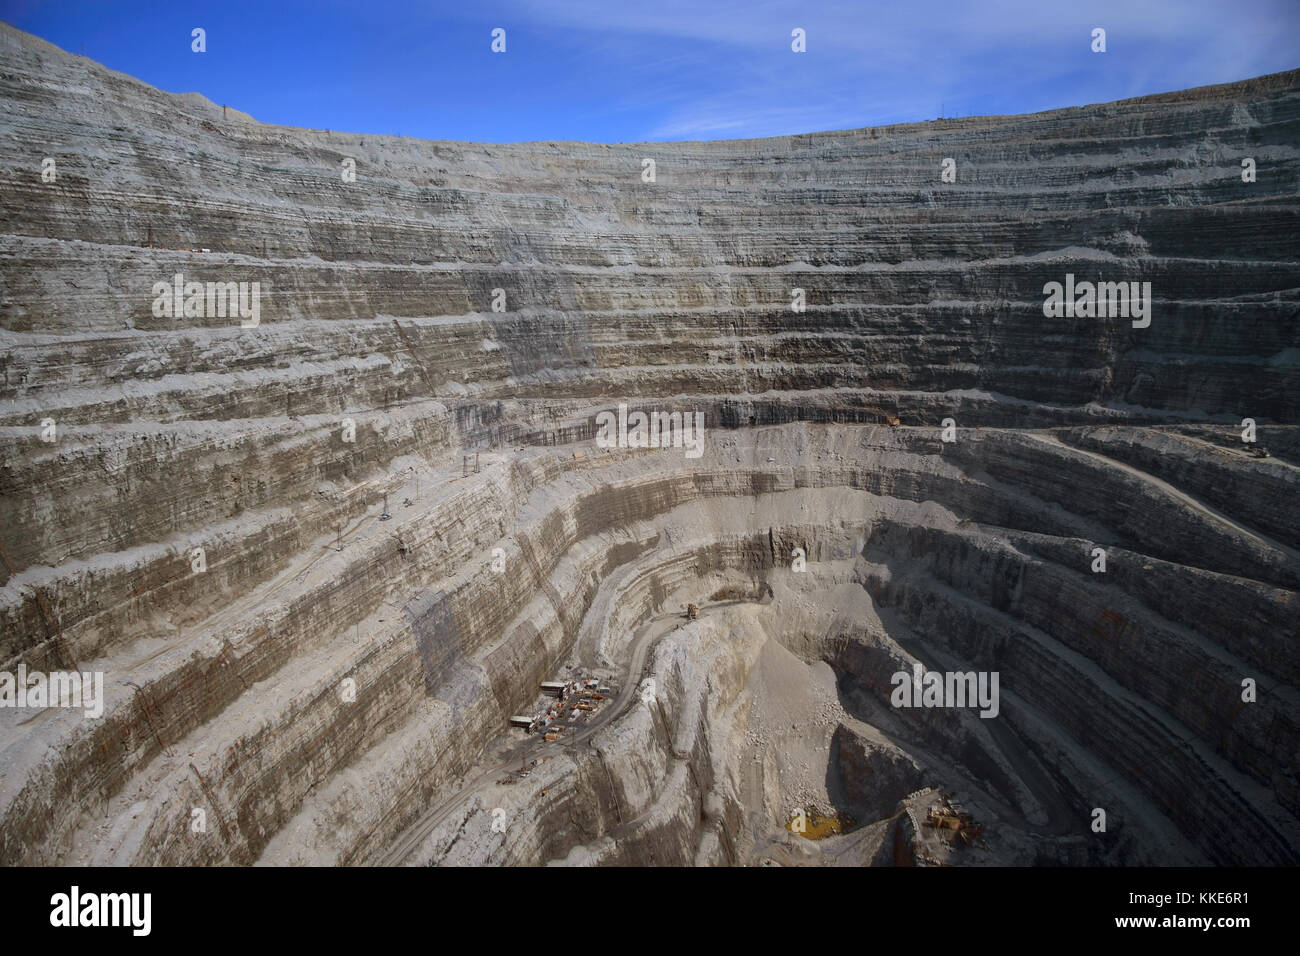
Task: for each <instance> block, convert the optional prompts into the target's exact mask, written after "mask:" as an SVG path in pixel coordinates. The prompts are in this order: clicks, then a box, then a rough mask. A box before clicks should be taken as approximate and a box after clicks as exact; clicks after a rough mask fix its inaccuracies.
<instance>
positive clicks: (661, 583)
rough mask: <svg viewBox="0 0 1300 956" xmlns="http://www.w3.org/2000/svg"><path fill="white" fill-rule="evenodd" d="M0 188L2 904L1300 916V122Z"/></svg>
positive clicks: (1147, 103) (228, 145)
mask: <svg viewBox="0 0 1300 956" xmlns="http://www.w3.org/2000/svg"><path fill="white" fill-rule="evenodd" d="M0 136H2V137H3V143H4V147H5V148H4V150H3V151H0V189H2V191H3V227H2V228H0V277H2V278H3V292H2V294H0V346H2V356H0V367H2V368H3V375H4V377H3V393H2V394H0V443H2V447H3V467H2V470H0V549H2V551H3V564H2V566H0V581H3V588H2V589H0V705H2V706H0V864H4V865H33V864H91V865H109V864H133V865H154V864H168V865H173V864H179V865H197V866H210V865H221V864H236V865H251V864H263V865H287V864H329V865H376V864H404V865H461V864H489V865H516V864H523V865H539V864H566V865H627V864H635V865H643V864H644V865H675V866H685V865H951V866H996V865H1010V864H1016V865H1145V864H1196V865H1227V864H1252V865H1277V864H1294V863H1296V862H1297V859H1298V854H1300V819H1298V818H1300V782H1298V780H1297V767H1298V766H1300V733H1298V726H1297V725H1298V722H1300V706H1297V704H1300V643H1298V641H1297V637H1298V632H1300V627H1298V625H1297V622H1298V621H1300V604H1298V603H1297V600H1296V592H1297V589H1298V588H1300V507H1298V506H1297V500H1298V498H1297V491H1298V490H1300V427H1298V426H1297V422H1300V417H1298V413H1300V264H1298V262H1297V249H1298V247H1297V242H1296V237H1297V235H1300V196H1298V193H1300V71H1296V72H1290V73H1284V74H1275V75H1271V76H1264V77H1260V78H1258V79H1253V80H1248V81H1244V82H1239V83H1233V84H1230V85H1226V86H1217V87H1206V88H1201V89H1194V90H1188V91H1185V92H1178V93H1167V94H1160V95H1153V96H1145V97H1141V98H1138V99H1132V100H1126V101H1123V102H1117V103H1109V104H1104V105H1094V106H1088V107H1083V108H1071V109H1062V110H1056V111H1052V112H1047V113H1039V114H1034V115H1027V116H999V117H982V118H976V117H972V118H963V119H955V120H939V121H934V122H926V123H915V124H908V125H899V126H890V127H883V128H870V129H860V130H850V131H842V132H826V133H811V134H809V135H800V136H790V137H779V138H774V139H760V140H745V141H730V142H673V143H642V144H616V145H599V144H590V143H570V142H535V143H520V144H513V145H479V144H472V143H459V142H436V141H423V140H415V139H406V138H397V137H391V136H374V135H356V134H352V133H343V132H338V131H334V130H313V129H295V128H290V127H285V126H274V125H267V124H264V123H261V122H258V121H256V120H255V119H253V118H252V117H250V116H248V115H245V114H243V113H240V112H238V111H236V110H235V109H233V108H228V107H224V106H221V105H215V104H213V103H212V102H209V101H208V100H207V99H205V98H204V97H202V96H200V95H198V94H193V93H190V94H185V95H173V94H169V93H163V92H160V91H158V90H156V89H153V88H151V87H149V86H147V85H145V84H143V83H141V82H138V81H136V80H134V79H132V78H131V77H128V76H124V75H122V74H120V73H115V72H113V71H111V70H108V69H106V68H104V67H102V66H100V65H98V64H96V63H93V62H91V61H89V60H86V59H83V58H81V57H77V56H74V55H71V54H68V53H66V52H64V51H62V50H59V49H58V48H56V47H53V46H51V45H49V44H47V43H45V42H43V41H41V40H38V39H36V38H34V37H32V36H29V35H27V34H24V33H22V32H20V31H17V30H15V29H13V28H10V27H7V26H5V27H3V29H2V30H0Z"/></svg>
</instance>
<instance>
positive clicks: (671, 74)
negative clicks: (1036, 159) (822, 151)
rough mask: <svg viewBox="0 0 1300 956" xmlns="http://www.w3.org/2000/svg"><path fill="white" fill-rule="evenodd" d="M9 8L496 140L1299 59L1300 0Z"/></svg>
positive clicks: (242, 76) (200, 88)
mask: <svg viewBox="0 0 1300 956" xmlns="http://www.w3.org/2000/svg"><path fill="white" fill-rule="evenodd" d="M0 18H3V19H4V20H6V21H8V22H9V23H12V24H13V25H14V26H17V27H19V28H21V29H23V30H27V31H28V32H30V33H34V34H36V35H37V36H40V37H43V38H44V39H46V40H49V41H51V42H52V43H55V44H57V45H58V46H61V47H63V48H64V49H66V50H69V51H70V52H73V53H82V54H84V55H85V56H88V57H91V58H92V59H95V60H98V61H99V62H101V63H104V64H105V65H107V66H109V67H111V68H113V69H115V70H120V71H122V72H124V73H129V74H131V75H132V76H136V77H138V78H140V79H142V80H144V81H145V82H146V83H150V84H152V85H154V86H157V87H159V88H160V89H164V90H169V91H171V92H177V93H180V92H189V91H197V92H200V93H202V94H204V95H205V96H207V97H208V98H209V99H211V100H213V101H215V102H217V103H225V104H228V105H230V106H233V107H236V108H238V109H241V110H243V111H245V112H247V113H251V114H252V115H253V116H254V117H256V118H257V119H259V120H263V121H265V122H271V123H283V124H287V125H292V126H307V127H316V128H328V129H336V130H348V131H353V132H364V133H389V134H392V133H400V134H402V135H404V136H419V137H423V138H428V139H460V140H481V141H488V142H511V141H519V140H589V141H596V142H634V141H644V140H671V139H730V138H736V137H748V136H774V135H784V134H790V133H802V132H812V131H815V130H824V129H849V128H857V127H862V126H877V125H882V124H887V123H897V122H912V121H918V120H927V119H933V118H935V117H936V116H938V115H939V114H940V110H941V109H942V110H943V112H944V115H947V116H954V115H960V116H969V115H981V114H997V113H1024V112H1032V111H1035V110H1043V109H1053V108H1056V107H1062V106H1078V105H1084V104H1087V103H1097V102H1104V101H1107V100H1115V99H1122V98H1124V97H1128V96H1138V95H1141V94H1144V93H1155V92H1161V91H1165V90H1174V89H1182V88H1185V87H1191V86H1203V85H1206V84H1209V83H1223V82H1228V81H1231V80H1239V79H1245V78H1247V77H1251V76H1258V75H1260V74H1263V73H1273V72H1276V71H1278V70H1286V69H1293V68H1295V67H1297V66H1300V53H1298V52H1297V51H1300V0H1235V2H1228V0H1158V2H1143V0H1118V2H1113V0H1105V2H1094V3H1089V2H1084V0H1074V2H1057V0H967V2H961V0H951V2H950V0H929V2H921V0H911V2H907V0H904V2H897V0H895V2H888V3H878V2H873V0H858V2H851V0H847V2H818V0H796V2H770V0H737V2H730V0H728V2H722V0H718V2H713V0H532V2H522V0H505V2H496V0H486V2H477V0H459V2H446V0H422V2H418V3H417V2H387V0H364V2H363V0H350V2H339V0H311V2H297V0H286V2H278V0H261V2H245V0H216V2H178V0H171V2H168V0H162V2H158V0H153V2H147V0H113V2H104V0H100V2H53V0H50V2H42V0H0ZM194 27H202V28H204V29H205V30H206V31H207V52H206V53H202V54H199V53H194V52H192V51H191V50H190V42H191V41H190V31H191V29H192V28H194ZM494 27H501V28H504V29H505V30H506V52H505V53H504V54H494V53H492V52H491V49H490V45H491V31H492V29H493V28H494ZM796 27H799V28H802V29H803V30H804V31H805V32H806V35H807V52H806V53H802V54H796V53H793V52H792V51H791V49H790V44H791V36H790V33H791V30H793V29H794V28H796ZM1094 27H1102V28H1104V29H1105V30H1106V34H1107V35H1106V45H1107V50H1106V52H1105V53H1093V52H1092V51H1091V49H1090V43H1091V31H1092V29H1093V28H1094Z"/></svg>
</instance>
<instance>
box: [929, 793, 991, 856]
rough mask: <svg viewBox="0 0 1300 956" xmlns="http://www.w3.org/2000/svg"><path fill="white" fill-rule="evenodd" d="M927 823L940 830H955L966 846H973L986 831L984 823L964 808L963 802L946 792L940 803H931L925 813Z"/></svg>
mask: <svg viewBox="0 0 1300 956" xmlns="http://www.w3.org/2000/svg"><path fill="white" fill-rule="evenodd" d="M925 825H926V826H929V827H934V828H936V829H939V830H954V831H956V833H957V836H958V838H959V839H960V840H961V842H962V843H964V844H965V845H966V846H971V845H972V844H973V843H974V842H975V841H976V840H977V839H979V837H980V835H981V834H982V833H983V832H984V827H983V825H982V824H978V823H976V822H975V818H974V817H972V816H971V815H970V814H969V813H967V812H966V811H965V810H963V809H962V807H961V804H959V803H957V802H955V801H954V800H953V799H952V794H951V793H945V794H944V795H943V799H942V801H941V802H940V803H936V804H931V806H930V809H929V810H928V811H927V812H926V814H925Z"/></svg>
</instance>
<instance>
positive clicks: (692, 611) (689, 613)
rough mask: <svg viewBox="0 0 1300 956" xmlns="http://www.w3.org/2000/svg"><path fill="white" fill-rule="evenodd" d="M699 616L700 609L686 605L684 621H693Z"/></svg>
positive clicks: (692, 605)
mask: <svg viewBox="0 0 1300 956" xmlns="http://www.w3.org/2000/svg"><path fill="white" fill-rule="evenodd" d="M699 616H700V609H699V608H698V607H697V606H696V605H694V604H688V605H686V620H688V621H694V620H695V619H696V618H698V617H699Z"/></svg>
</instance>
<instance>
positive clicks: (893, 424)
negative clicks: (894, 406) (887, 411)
mask: <svg viewBox="0 0 1300 956" xmlns="http://www.w3.org/2000/svg"><path fill="white" fill-rule="evenodd" d="M885 421H887V422H889V427H890V428H898V427H899V426H900V425H902V424H903V423H902V422H901V421H899V420H898V418H897V417H896V416H894V415H886V416H885Z"/></svg>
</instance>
